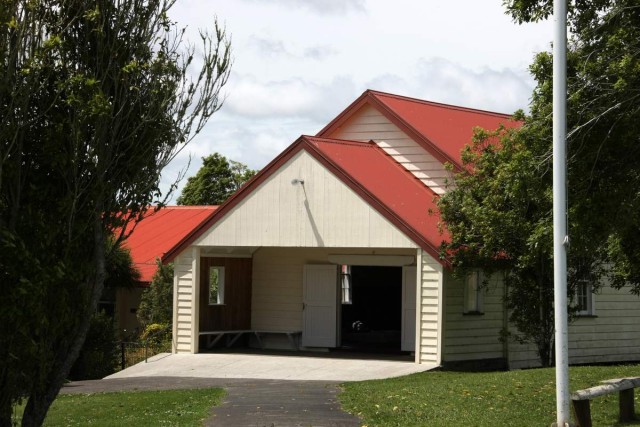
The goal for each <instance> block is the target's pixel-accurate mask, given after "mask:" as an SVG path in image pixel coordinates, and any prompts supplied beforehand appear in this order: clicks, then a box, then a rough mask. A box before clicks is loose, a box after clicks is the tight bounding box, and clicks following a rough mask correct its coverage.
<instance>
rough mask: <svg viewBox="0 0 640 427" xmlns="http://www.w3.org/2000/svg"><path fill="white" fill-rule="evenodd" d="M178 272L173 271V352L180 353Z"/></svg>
mask: <svg viewBox="0 0 640 427" xmlns="http://www.w3.org/2000/svg"><path fill="white" fill-rule="evenodd" d="M174 265H175V264H174ZM177 273H178V272H177V271H176V270H175V268H174V270H173V313H172V318H173V327H172V333H171V338H172V339H171V352H172V353H174V354H175V353H177V352H178V274H177Z"/></svg>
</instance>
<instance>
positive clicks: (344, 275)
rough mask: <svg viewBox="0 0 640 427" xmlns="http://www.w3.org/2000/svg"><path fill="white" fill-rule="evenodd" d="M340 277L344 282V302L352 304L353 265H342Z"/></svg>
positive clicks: (342, 282)
mask: <svg viewBox="0 0 640 427" xmlns="http://www.w3.org/2000/svg"><path fill="white" fill-rule="evenodd" d="M340 279H341V284H342V304H351V303H352V300H351V298H352V296H351V266H349V265H343V266H342V268H341V275H340Z"/></svg>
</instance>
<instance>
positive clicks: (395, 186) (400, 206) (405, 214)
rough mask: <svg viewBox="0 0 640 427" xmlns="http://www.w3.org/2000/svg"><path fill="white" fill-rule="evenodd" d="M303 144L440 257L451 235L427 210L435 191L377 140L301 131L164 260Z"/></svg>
mask: <svg viewBox="0 0 640 427" xmlns="http://www.w3.org/2000/svg"><path fill="white" fill-rule="evenodd" d="M301 150H305V151H307V152H308V153H309V154H311V155H312V156H313V157H314V158H316V159H317V160H318V161H320V162H321V163H322V164H323V165H324V166H325V167H327V169H328V170H330V171H331V172H332V173H334V175H335V176H336V177H337V178H338V179H340V180H341V181H343V182H344V183H345V184H346V185H348V186H349V187H350V188H352V189H353V190H354V191H355V192H356V193H358V194H359V195H360V196H361V197H362V198H363V199H364V200H365V201H367V203H369V204H370V205H371V206H372V207H373V208H374V209H376V210H377V211H378V212H380V214H381V215H383V216H384V217H385V218H387V219H388V220H389V221H390V222H391V223H392V224H394V225H395V226H397V227H398V228H399V229H400V230H401V231H402V232H404V233H405V234H406V235H407V236H408V237H409V238H410V239H411V240H413V241H414V242H416V244H418V245H419V246H420V247H421V248H423V249H424V250H425V251H427V252H428V253H429V254H430V255H432V256H433V257H434V258H436V259H438V247H439V245H440V242H441V241H442V240H444V239H446V237H447V236H446V235H445V236H443V235H441V234H440V233H439V231H438V226H437V224H438V221H439V218H438V216H437V215H430V214H429V212H430V210H433V211H436V209H435V208H436V205H435V198H436V197H437V196H436V194H435V193H434V192H433V191H432V190H431V189H430V188H428V187H427V186H425V185H423V184H422V182H421V181H420V180H418V179H417V178H416V177H415V176H413V175H412V174H411V173H410V172H408V171H407V170H406V169H404V167H402V166H401V165H400V164H398V163H397V162H396V161H395V160H393V159H392V158H391V157H390V156H389V155H387V154H386V153H385V152H384V151H383V150H382V149H381V148H379V147H378V146H377V145H376V144H375V143H373V142H370V143H363V142H356V141H344V140H335V139H327V138H318V137H311V136H301V137H300V138H298V140H297V141H295V142H294V143H293V144H291V145H290V146H289V147H288V148H287V149H286V150H284V151H283V152H282V153H281V154H280V155H279V156H278V157H276V158H275V159H274V160H273V161H272V162H271V163H269V164H268V165H267V166H265V167H264V168H263V169H262V170H261V171H260V172H259V173H258V174H257V175H256V176H254V177H253V178H252V179H251V180H250V181H249V182H248V183H246V184H245V185H244V186H243V187H242V188H241V189H240V190H238V191H237V192H236V193H235V194H234V195H233V196H231V197H230V198H229V199H228V200H227V201H226V202H225V203H224V204H222V205H221V206H220V207H219V208H218V210H216V212H215V213H214V214H213V215H212V216H211V217H210V218H209V219H207V220H206V221H205V222H203V223H202V224H201V225H199V226H198V228H197V230H195V231H194V232H193V233H192V234H191V235H190V236H189V238H188V239H185V240H183V241H182V242H181V244H180V245H178V246H175V247H174V248H173V249H172V250H171V251H170V252H168V253H167V254H166V255H165V258H164V260H165V261H171V260H172V259H173V258H174V257H175V256H177V255H178V254H179V253H180V252H181V251H182V250H184V249H186V248H187V247H188V246H189V245H190V244H191V242H193V241H194V240H195V239H196V238H198V237H199V236H200V235H202V234H203V233H204V232H205V231H206V230H208V229H209V228H210V227H211V226H212V225H214V224H215V223H216V222H217V221H219V220H221V219H222V218H224V216H225V215H226V214H227V213H228V212H230V211H231V210H232V209H233V207H235V206H236V205H237V204H238V203H240V202H241V201H242V200H243V199H244V198H245V197H247V196H248V195H249V194H251V192H253V191H254V190H256V189H257V188H258V187H259V186H260V184H261V183H262V182H264V181H265V180H266V179H267V178H269V177H270V176H271V175H273V174H274V173H276V172H277V171H278V170H279V169H280V167H282V166H283V165H284V164H285V163H286V162H287V161H288V160H289V159H291V158H292V157H293V156H294V155H295V154H296V153H298V152H299V151H301Z"/></svg>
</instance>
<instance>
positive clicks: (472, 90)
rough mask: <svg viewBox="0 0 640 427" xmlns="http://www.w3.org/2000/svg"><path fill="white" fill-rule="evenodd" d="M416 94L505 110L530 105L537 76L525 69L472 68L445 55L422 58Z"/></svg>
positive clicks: (478, 106) (467, 105) (494, 109)
mask: <svg viewBox="0 0 640 427" xmlns="http://www.w3.org/2000/svg"><path fill="white" fill-rule="evenodd" d="M416 73H417V79H418V82H419V89H418V91H417V92H416V94H415V96H417V97H425V98H429V99H432V100H435V101H440V102H446V103H451V104H456V105H462V106H465V107H471V108H479V109H485V110H491V111H497V112H502V113H508V114H510V113H513V112H514V111H515V110H517V109H520V108H522V109H526V108H527V106H528V100H529V97H530V96H531V92H532V90H533V80H532V79H531V77H530V76H529V75H528V74H527V73H525V72H517V71H514V70H512V69H508V68H506V69H502V70H494V69H492V68H489V67H484V68H482V69H479V70H476V69H469V68H466V67H464V66H462V65H460V64H455V63H453V62H450V61H447V60H446V59H443V58H434V59H423V60H420V61H419V63H418V66H417V69H416Z"/></svg>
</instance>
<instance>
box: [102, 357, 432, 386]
mask: <svg viewBox="0 0 640 427" xmlns="http://www.w3.org/2000/svg"><path fill="white" fill-rule="evenodd" d="M434 367H435V365H417V364H415V363H413V362H411V361H409V360H380V359H371V358H366V357H365V356H353V355H349V356H348V357H344V356H333V355H331V353H326V354H318V355H313V354H305V355H300V353H295V354H293V353H292V354H291V355H290V354H247V353H201V354H169V353H163V354H159V355H156V356H154V357H152V358H150V359H149V361H148V363H144V362H143V363H138V364H137V365H135V366H132V367H130V368H127V369H125V370H124V371H120V372H117V373H115V374H113V375H110V376H108V377H107V378H129V377H155V376H161V377H196V378H245V379H269V380H291V381H309V380H310V381H314V380H315V381H339V382H343V381H364V380H372V379H384V378H392V377H399V376H403V375H408V374H413V373H416V372H423V371H428V370H430V369H433V368H434Z"/></svg>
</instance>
